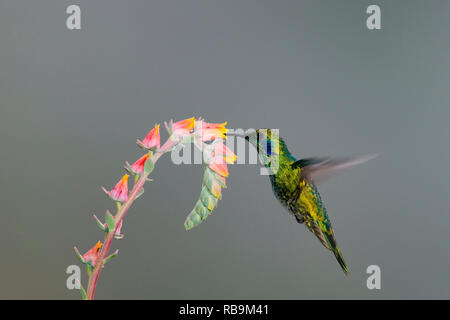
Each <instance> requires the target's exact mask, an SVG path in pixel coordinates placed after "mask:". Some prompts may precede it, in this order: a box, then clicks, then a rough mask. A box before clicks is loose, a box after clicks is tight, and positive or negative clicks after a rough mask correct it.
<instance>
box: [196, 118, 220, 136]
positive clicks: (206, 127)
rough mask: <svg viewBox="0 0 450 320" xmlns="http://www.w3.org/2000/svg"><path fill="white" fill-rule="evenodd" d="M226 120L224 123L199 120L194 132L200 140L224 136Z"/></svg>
mask: <svg viewBox="0 0 450 320" xmlns="http://www.w3.org/2000/svg"><path fill="white" fill-rule="evenodd" d="M226 124H227V123H226V122H224V123H208V122H204V121H199V122H198V125H197V128H196V133H197V135H198V136H199V137H200V139H201V141H209V140H215V139H224V138H226V136H225V133H226V132H227V128H225V126H226Z"/></svg>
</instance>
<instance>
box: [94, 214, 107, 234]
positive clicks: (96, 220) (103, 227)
mask: <svg viewBox="0 0 450 320" xmlns="http://www.w3.org/2000/svg"><path fill="white" fill-rule="evenodd" d="M94 219H95V222H96V223H97V227H99V228H100V230H102V231H103V232H107V231H108V230H106V228H105V225H104V224H103V223H102V222H101V221H100V220H99V219H98V218H97V216H96V215H95V214H94Z"/></svg>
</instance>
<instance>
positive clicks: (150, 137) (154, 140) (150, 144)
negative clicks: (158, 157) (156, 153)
mask: <svg viewBox="0 0 450 320" xmlns="http://www.w3.org/2000/svg"><path fill="white" fill-rule="evenodd" d="M136 143H137V144H138V145H139V146H140V147H141V148H144V149H154V148H158V149H159V148H160V146H161V141H160V137H159V124H157V125H155V127H154V128H153V129H152V130H151V131H150V132H149V133H148V134H147V136H146V137H145V138H144V140H142V141H140V140H139V139H138V140H137V141H136Z"/></svg>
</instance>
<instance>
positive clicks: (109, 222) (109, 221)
mask: <svg viewBox="0 0 450 320" xmlns="http://www.w3.org/2000/svg"><path fill="white" fill-rule="evenodd" d="M105 222H106V225H107V226H108V231H111V232H114V230H116V220H114V217H113V216H112V214H111V212H109V210H106V215H105Z"/></svg>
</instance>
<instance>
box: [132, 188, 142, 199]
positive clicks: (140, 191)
mask: <svg viewBox="0 0 450 320" xmlns="http://www.w3.org/2000/svg"><path fill="white" fill-rule="evenodd" d="M143 194H144V188H141V190H139V193H138V195H137V196H136V198H135V199H134V200H136V199H137V198H139V197H140V196H142V195H143Z"/></svg>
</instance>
